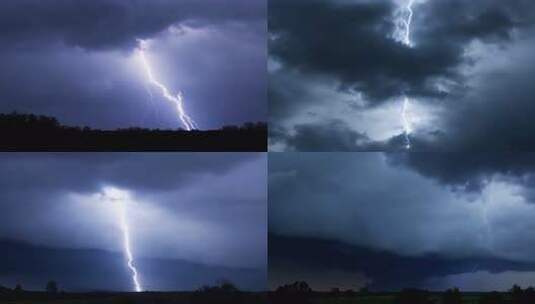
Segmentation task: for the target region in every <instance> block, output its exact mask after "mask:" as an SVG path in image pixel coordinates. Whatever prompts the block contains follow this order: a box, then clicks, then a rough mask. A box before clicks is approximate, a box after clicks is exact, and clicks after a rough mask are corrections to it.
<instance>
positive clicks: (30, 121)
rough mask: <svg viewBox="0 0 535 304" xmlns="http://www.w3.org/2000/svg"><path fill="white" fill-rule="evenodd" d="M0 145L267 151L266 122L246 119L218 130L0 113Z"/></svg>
mask: <svg viewBox="0 0 535 304" xmlns="http://www.w3.org/2000/svg"><path fill="white" fill-rule="evenodd" d="M0 138H1V140H0V149H3V150H25V151H28V150H33V151H35V150H47V151H49V150H80V151H91V150H99V151H108V150H109V151H131V150H164V151H165V150H168V151H266V150H267V124H266V123H264V122H258V123H252V122H248V123H245V124H243V125H242V126H225V127H223V128H221V129H219V130H206V131H201V130H194V131H185V130H181V129H178V130H161V129H144V128H136V127H133V128H125V129H117V130H110V131H108V130H99V129H92V128H89V127H68V126H63V125H61V124H60V123H59V121H58V120H57V119H56V118H53V117H48V116H43V115H33V114H19V113H16V112H14V113H11V114H0Z"/></svg>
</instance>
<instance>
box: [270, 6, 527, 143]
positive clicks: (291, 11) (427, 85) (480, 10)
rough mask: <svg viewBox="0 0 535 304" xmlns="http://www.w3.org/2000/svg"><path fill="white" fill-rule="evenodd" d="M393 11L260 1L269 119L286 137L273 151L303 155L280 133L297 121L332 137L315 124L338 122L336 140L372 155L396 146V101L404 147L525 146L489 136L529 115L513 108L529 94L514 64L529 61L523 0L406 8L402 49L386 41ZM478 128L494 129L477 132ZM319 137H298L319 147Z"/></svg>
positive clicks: (291, 134)
mask: <svg viewBox="0 0 535 304" xmlns="http://www.w3.org/2000/svg"><path fill="white" fill-rule="evenodd" d="M404 5H406V3H405V2H404V1H387V0H385V1H352V2H349V1H335V0H332V1H321V0H318V1H306V2H305V1H293V2H287V1H271V2H270V6H269V8H270V10H269V31H270V37H271V38H270V40H269V51H270V86H269V90H270V105H271V106H272V109H273V110H272V111H271V121H272V124H273V125H274V126H275V127H277V128H280V129H285V130H286V131H285V132H284V134H285V135H286V137H288V142H287V143H285V147H284V148H285V149H287V150H300V149H301V148H303V147H296V146H295V145H294V144H293V143H292V138H295V133H302V132H300V130H299V128H298V126H301V125H302V124H304V123H306V124H308V125H309V126H310V128H315V129H321V130H325V132H330V131H332V132H333V133H335V134H339V133H340V132H339V130H338V129H330V128H329V127H328V126H326V125H325V124H324V123H322V121H325V120H343V121H344V122H346V124H347V126H346V130H345V131H344V132H345V133H349V132H354V133H360V134H364V135H366V136H368V137H369V138H370V139H371V141H372V146H373V147H380V148H379V149H381V150H384V151H390V150H399V149H401V148H402V147H403V142H402V141H399V140H397V138H398V137H399V136H400V134H401V133H403V129H402V126H401V117H400V113H399V112H400V111H401V104H400V102H401V101H400V100H401V98H402V96H408V97H410V98H411V100H412V103H411V107H410V109H409V111H410V113H409V114H410V120H411V123H412V125H413V133H412V134H411V136H412V137H413V141H414V142H415V144H414V145H413V148H414V149H415V150H422V151H436V150H452V151H459V150H463V151H464V150H469V149H471V148H472V149H474V148H475V149H480V150H484V149H489V148H492V147H493V148H495V149H500V150H504V149H509V150H510V149H513V150H525V148H526V147H530V144H529V141H528V140H527V137H528V136H524V137H520V135H515V134H512V133H511V134H505V133H504V134H503V136H501V135H502V134H496V133H498V132H505V130H503V128H509V127H517V125H519V124H522V126H523V127H525V126H526V125H531V124H530V122H528V121H526V120H524V119H522V120H521V121H520V122H518V121H515V118H517V117H515V116H518V115H520V114H515V113H532V111H531V110H530V108H529V106H528V105H527V104H528V103H524V102H523V100H524V99H529V97H527V96H531V95H530V94H529V92H528V91H526V90H529V89H528V87H525V86H524V84H523V82H522V81H520V82H518V80H521V79H524V78H525V77H526V75H533V72H532V70H530V71H527V70H528V69H527V68H525V67H526V65H528V66H531V62H533V58H532V55H531V53H528V50H529V49H532V46H533V39H530V38H529V37H531V36H532V35H530V33H532V31H533V24H534V23H533V21H534V20H535V18H534V17H535V16H534V15H533V13H532V12H533V3H530V2H529V1H509V2H503V1H470V2H466V1H458V0H440V1H416V2H415V4H414V7H413V12H414V14H413V20H412V25H411V40H412V42H413V45H412V46H410V47H409V46H407V45H404V44H403V43H401V42H398V41H396V39H394V38H395V37H394V36H393V33H394V32H395V30H396V24H395V22H396V18H397V17H398V15H399V14H400V9H402V8H403V6H404ZM295 16H298V17H295ZM522 65H523V66H524V67H523V66H522ZM498 75H499V76H498ZM500 76H503V77H500ZM528 79H529V77H528ZM524 88H525V89H524ZM489 91H490V92H489ZM508 92H515V94H512V95H508ZM505 104H507V106H505ZM503 110H505V112H503ZM379 112H380V114H379ZM311 113H314V114H317V115H310V114H311ZM479 113H482V114H479ZM524 115H525V114H524ZM385 121H386V122H385ZM494 121H498V123H497V124H498V125H499V126H500V129H499V130H498V127H497V126H493V122H494ZM489 127H490V128H492V127H495V130H491V131H490V132H486V133H485V131H483V130H488V128H489ZM518 127H520V126H518ZM322 132H323V131H317V132H316V134H301V135H299V136H301V137H304V140H307V139H308V140H310V141H318V142H322V141H323V139H322V138H321V136H318V134H321V133H322ZM495 134H496V135H495ZM499 140H501V141H499ZM283 141H284V140H280V142H283ZM451 142H452V144H451V145H450V143H451ZM470 143H471V144H470ZM369 144H370V143H364V144H362V142H359V141H358V140H352V145H349V146H348V145H338V146H337V147H336V148H334V149H338V150H339V151H359V150H360V151H363V150H364V151H365V150H370V148H369ZM280 145H283V144H282V143H281V144H280ZM280 145H279V146H280ZM307 149H308V148H307ZM329 150H333V147H332V145H331V143H328V142H325V143H324V144H323V145H322V146H316V147H310V150H309V151H329ZM302 151H305V150H302Z"/></svg>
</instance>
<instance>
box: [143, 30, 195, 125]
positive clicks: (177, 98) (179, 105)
mask: <svg viewBox="0 0 535 304" xmlns="http://www.w3.org/2000/svg"><path fill="white" fill-rule="evenodd" d="M138 43H139V47H138V49H137V51H138V54H139V57H140V59H141V63H142V64H143V68H144V70H145V73H146V75H147V79H148V81H149V82H150V84H151V85H153V86H154V87H156V88H158V89H159V90H160V91H161V93H162V96H163V97H164V98H165V99H166V100H168V101H170V102H171V103H173V104H174V105H175V107H176V109H177V113H178V118H179V119H180V121H181V122H182V125H183V126H184V128H185V129H186V130H188V131H191V130H196V129H198V126H197V124H196V123H195V121H194V120H193V119H192V118H191V117H190V116H189V115H188V114H187V113H186V110H185V109H184V97H183V95H182V92H180V91H179V92H178V93H177V94H176V95H173V94H171V93H170V90H169V89H168V88H167V87H166V86H165V85H164V84H162V83H161V82H160V81H158V80H157V79H156V77H155V76H154V73H153V70H152V67H151V65H150V62H149V60H148V59H147V55H146V51H147V49H148V41H146V40H142V39H138ZM149 95H150V97H151V99H152V93H149Z"/></svg>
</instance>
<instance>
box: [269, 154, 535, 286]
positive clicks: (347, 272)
mask: <svg viewBox="0 0 535 304" xmlns="http://www.w3.org/2000/svg"><path fill="white" fill-rule="evenodd" d="M534 177H535V154H533V153H485V154H478V153H400V152H395V153H394V152H393V153H305V154H302V153H299V154H296V153H273V154H271V155H270V160H269V179H268V180H269V189H268V196H269V198H270V199H269V200H270V201H269V206H268V210H269V211H268V212H269V220H268V221H269V238H268V239H269V248H268V250H269V253H268V256H269V286H270V288H271V289H275V288H277V287H278V286H281V285H283V284H287V283H291V282H293V281H301V280H304V281H307V282H308V283H309V284H310V285H311V287H312V288H313V289H317V290H330V289H331V288H341V289H353V290H358V289H359V288H360V287H364V286H369V287H370V288H371V289H373V290H379V291H384V290H400V289H402V288H424V289H430V290H445V289H447V288H453V287H458V288H460V289H461V290H463V291H492V290H501V291H505V290H508V289H510V288H511V287H512V286H513V284H519V285H521V286H523V287H527V286H533V284H534V282H535V258H534V257H535V252H534V248H535V247H534V246H533V245H534V244H535V234H533V233H530V231H532V230H533V228H534V223H535V221H534V219H535V205H534V200H533V199H534V196H533V182H534Z"/></svg>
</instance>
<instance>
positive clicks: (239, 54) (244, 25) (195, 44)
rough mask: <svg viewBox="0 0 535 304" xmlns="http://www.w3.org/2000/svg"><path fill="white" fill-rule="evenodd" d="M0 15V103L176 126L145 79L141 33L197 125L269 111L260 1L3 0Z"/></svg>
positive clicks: (125, 123) (70, 118)
mask: <svg viewBox="0 0 535 304" xmlns="http://www.w3.org/2000/svg"><path fill="white" fill-rule="evenodd" d="M0 19H1V21H0V37H1V38H0V42H1V43H0V44H1V46H0V53H1V55H2V56H0V66H1V67H2V72H1V73H0V112H4V113H9V112H13V111H17V112H19V113H21V112H23V113H31V114H37V115H47V116H53V117H56V118H57V119H58V120H59V121H60V123H62V124H65V125H69V126H81V127H83V126H89V127H92V128H99V129H116V128H128V127H133V126H135V127H146V128H165V129H169V128H172V129H176V128H179V127H181V125H180V121H179V119H178V117H177V114H176V108H175V107H174V105H173V104H172V103H170V102H168V101H167V100H165V99H164V98H163V97H162V96H161V93H160V92H159V91H158V89H157V88H154V87H153V86H150V85H149V84H148V83H147V75H146V73H145V70H144V67H143V66H142V64H141V62H140V59H139V56H138V54H137V52H135V50H134V48H135V47H137V46H138V42H137V40H136V39H138V38H139V39H145V40H146V41H148V43H149V46H148V50H147V58H148V60H149V62H150V64H151V68H152V70H153V73H154V74H155V77H156V78H157V79H158V80H159V81H160V82H162V83H163V84H164V85H165V86H166V87H168V89H169V91H170V92H171V93H173V94H176V93H178V91H181V92H183V94H184V99H185V101H184V107H185V109H186V111H187V113H188V114H189V116H191V117H192V118H193V119H194V120H195V121H196V122H197V124H198V125H199V128H200V129H203V130H206V129H219V128H221V127H222V126H225V125H241V124H243V123H245V122H251V121H252V122H256V121H265V120H266V115H267V114H266V112H267V102H266V94H265V91H266V79H265V78H266V77H267V76H266V73H265V64H266V57H267V50H266V47H265V43H266V32H267V26H266V3H265V1H262V0H258V1H257V0H255V1H247V0H231V1H217V0H200V1H199V0H185V1H170V0H155V1H152V0H126V1H123V0H95V1H70V0H51V1H45V2H43V1H32V0H22V1H11V0H9V1H2V3H1V4H0ZM44 75H46V77H43V76H44ZM149 89H150V93H152V97H151V95H150V94H149V92H147V91H148V90H149ZM118 113H120V115H118Z"/></svg>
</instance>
